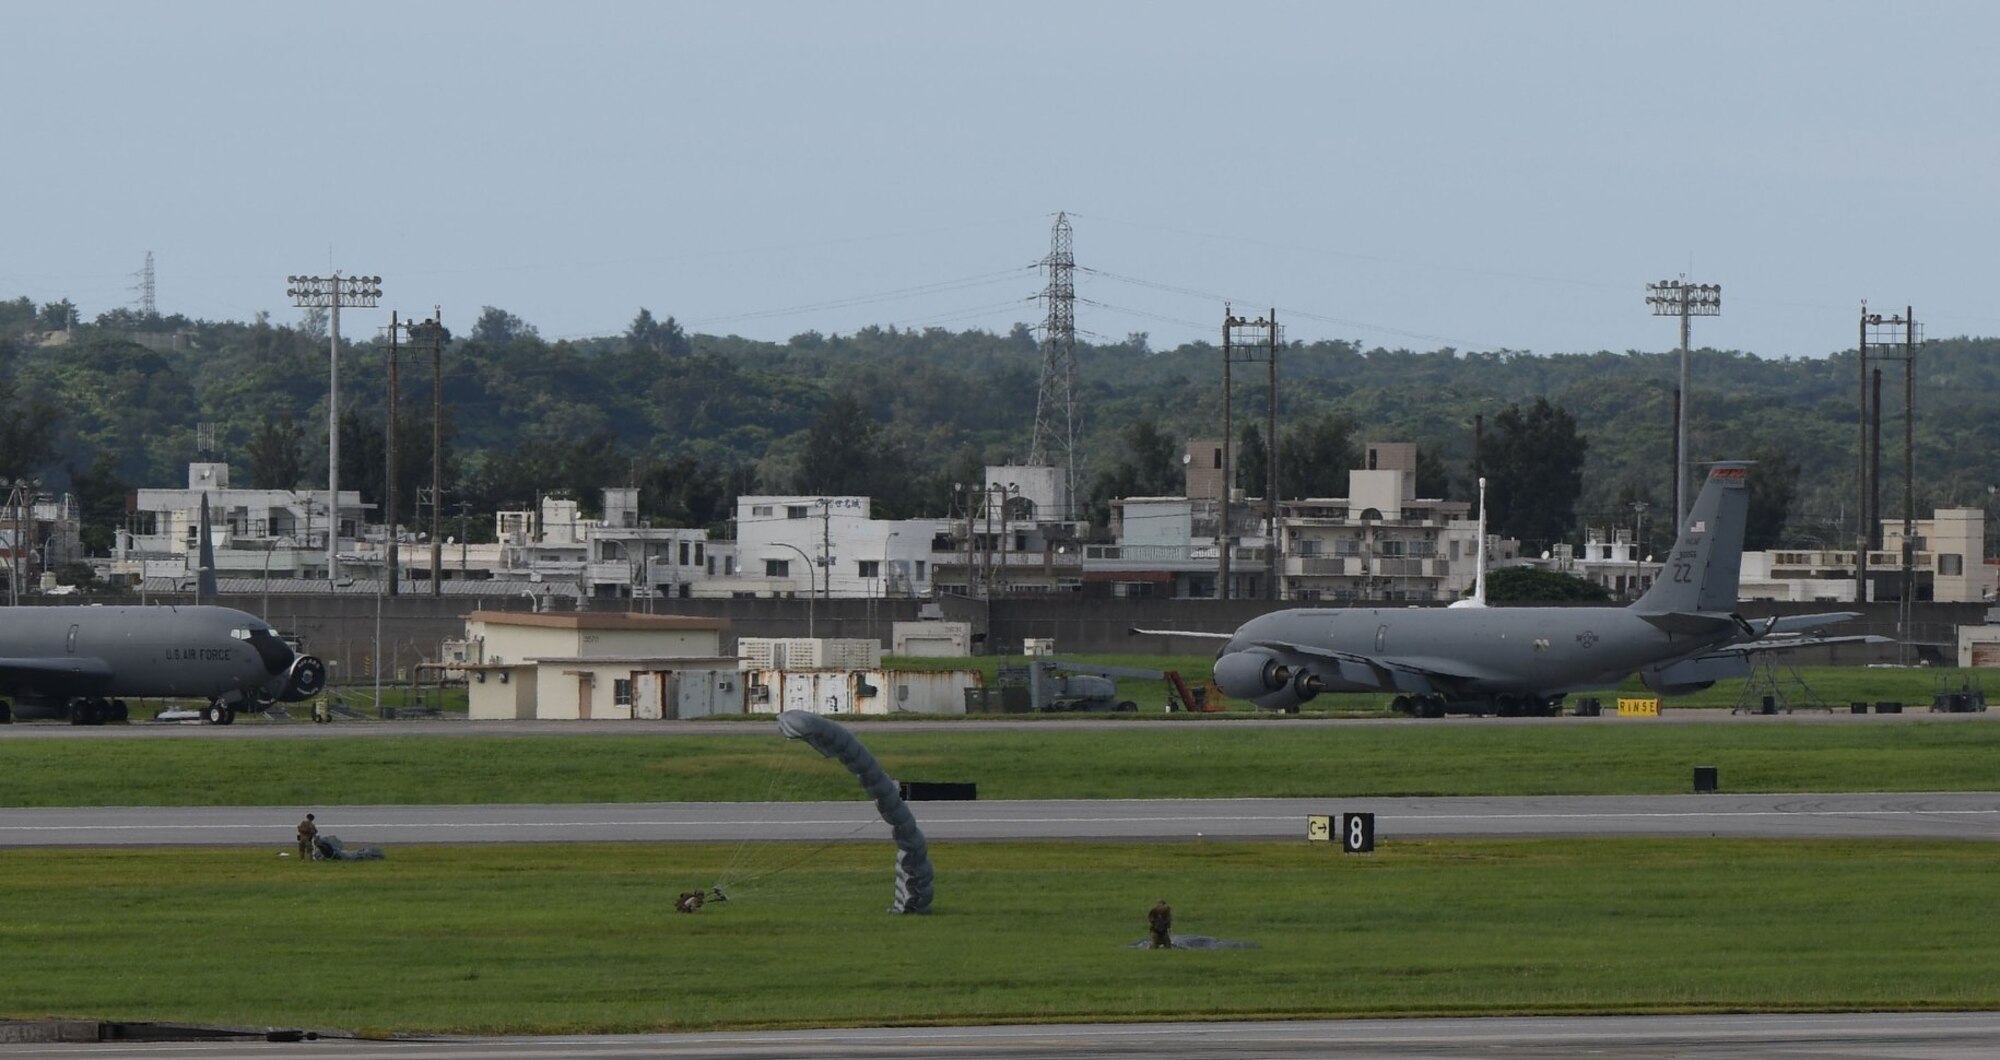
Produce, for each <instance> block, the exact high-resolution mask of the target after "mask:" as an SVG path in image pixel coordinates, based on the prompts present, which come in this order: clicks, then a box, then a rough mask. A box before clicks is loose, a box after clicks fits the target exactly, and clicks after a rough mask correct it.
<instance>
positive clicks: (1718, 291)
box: [1646, 280, 1722, 533]
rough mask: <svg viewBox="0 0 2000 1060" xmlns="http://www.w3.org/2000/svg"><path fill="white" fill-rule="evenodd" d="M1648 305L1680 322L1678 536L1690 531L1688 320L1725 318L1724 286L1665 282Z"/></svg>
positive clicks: (1649, 291)
mask: <svg viewBox="0 0 2000 1060" xmlns="http://www.w3.org/2000/svg"><path fill="white" fill-rule="evenodd" d="M1646 304H1647V305H1650V306H1652V307H1653V315H1654V316H1656V317H1671V316H1677V317H1680V318H1681V389H1680V401H1679V403H1678V404H1679V410H1678V413H1677V414H1676V415H1675V416H1674V421H1675V427H1674V449H1675V458H1674V519H1675V523H1674V525H1675V526H1676V527H1677V528H1678V529H1676V531H1675V532H1676V533H1678V532H1679V531H1680V530H1682V529H1686V527H1687V516H1688V485H1689V480H1688V407H1689V405H1690V404H1691V402H1690V401H1689V400H1688V319H1689V318H1690V317H1719V316H1721V315H1722V285H1721V284H1719V283H1682V282H1680V281H1679V280H1663V281H1661V282H1659V283H1649V284H1647V285H1646Z"/></svg>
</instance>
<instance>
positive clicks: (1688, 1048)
mask: <svg viewBox="0 0 2000 1060" xmlns="http://www.w3.org/2000/svg"><path fill="white" fill-rule="evenodd" d="M7 1055H8V1057H9V1058H10V1060H13V1058H29V1057H32V1058H35V1060H56V1058H77V1057H119V1058H123V1060H182V1058H186V1057H197V1056H216V1055H221V1056H230V1057H245V1058H254V1060H480V1058H493V1060H556V1058H563V1057H587V1058H590V1060H641V1058H652V1057H661V1058H668V1057H670V1058H675V1060H748V1058H753V1057H764V1058H772V1060H810V1058H816V1057H889V1058H895V1060H922V1058H938V1060H963V1058H966V1057H1006V1058H1013V1060H1049V1058H1058V1057H1061V1058H1069V1057H1079V1056H1094V1057H1097V1056H1102V1057H1157V1058H1162V1060H1194V1058H1206V1060H1237V1058H1244V1060H1247V1058H1251V1057H1257V1058H1271V1060H1292V1058H1308V1057H1325V1056H1338V1057H1342V1058H1343V1060H1432V1058H1436V1060H1443V1058H1454V1060H1456V1058H1464V1057H1496V1058H1497V1057H1505V1058H1507V1060H1558V1058H1560V1060H1568V1058H1571V1057H1578V1056H1620V1057H1679V1058H1684V1060H1745V1058H1751V1057H1757V1058H1778V1057H1783V1058H1805V1057H1816V1058H1835V1060H1838V1058H1849V1060H1859V1058H1863V1057H1870V1058H1885V1057H1894V1058H1897V1060H1987V1058H1990V1057H1994V1056H2000V1013H1978V1012H1975V1013H1953V1012H1941V1013H1883V1014H1869V1013H1859V1014H1855V1013H1847V1014H1836V1015H1823V1016H1814V1015H1753V1016H1741V1015H1732V1016H1608V1017H1527V1018H1520V1019H1413V1020H1311V1021H1298V1022H1269V1023H1181V1024H1173V1023H1165V1024H1160V1023H1155V1024H1089V1025H1049V1026H1015V1027H936V1028H900V1029H857V1030H813V1031H745V1032H738V1033H728V1034H682V1035H599V1036H587V1037H586V1036H562V1037H548V1038H485V1039H460V1040H452V1041H394V1042H382V1041H373V1042H364V1041H343V1040H327V1039H322V1040H319V1041H311V1042H299V1043H295V1044H267V1043H262V1042H257V1043H241V1044H220V1043H212V1042H211V1043H194V1044H148V1043H143V1042H107V1043H102V1044H97V1045H52V1046H20V1045H16V1046H9V1047H8V1048H7Z"/></svg>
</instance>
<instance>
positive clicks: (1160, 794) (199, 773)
mask: <svg viewBox="0 0 2000 1060" xmlns="http://www.w3.org/2000/svg"><path fill="white" fill-rule="evenodd" d="M765 724H766V725H769V727H770V731H769V732H766V733H761V734H760V733H758V732H755V731H753V730H748V729H746V731H745V732H743V733H741V734H734V733H732V734H727V735H714V736H710V735H676V734H672V733H671V732H668V731H662V733H661V734H660V735H658V736H651V735H620V736H592V735H582V736H574V737H565V738H562V739H550V738H547V737H541V736H491V737H480V736H420V735H408V736H400V737H396V738H393V739H390V738H356V739H346V740H343V739H333V740H283V739H272V740H203V739H186V740H179V739H176V740H93V739H88V738H81V739H75V740H35V741H17V742H14V743H12V744H9V745H7V746H6V747H5V749H4V752H3V753H4V760H5V769H4V770H0V806H17V807H18V806H214V805H245V804H247V805H334V804H342V805H366V804H384V803H451V804H475V803H539V802H548V803H577V802H677V801H698V802H699V801H753V802H760V801H786V800H825V799H859V798H861V792H860V790H859V788H858V787H857V786H856V785H855V783H854V781H853V779H852V778H851V777H849V776H848V774H847V773H846V771H844V770H842V769H840V768H839V767H838V766H837V765H835V764H833V763H830V762H827V761H825V760H823V759H821V758H820V757H819V756H818V755H817V754H815V753H814V752H813V751H812V750H811V749H810V748H808V747H806V746H805V745H804V744H801V743H798V742H794V741H787V740H785V739H784V738H783V737H781V736H779V735H778V734H777V732H776V726H775V725H771V724H770V723H769V722H766V723H765ZM854 728H855V731H856V733H857V734H858V735H859V736H860V737H861V739H862V740H863V741H864V742H865V743H867V744H868V746H869V747H870V749H872V750H873V751H874V752H875V753H876V754H877V756H879V757H880V758H881V759H882V761H883V762H884V764H885V765H886V766H887V767H888V769H889V771H890V772H891V773H892V774H893V775H895V776H897V777H900V778H902V779H906V780H942V781H969V782H973V783H976V784H978V785H979V797H980V798H982V799H1030V798H1225V797H1259V796H1262V797H1319V796H1337V795H1562V794H1605V795H1615V794H1656V793H1671V792H1684V791H1687V790H1689V788H1690V785H1691V778H1692V772H1693V767H1694V766H1696V765H1710V766H1715V767H1717V769H1718V770H1719V774H1720V778H1721V782H1722V789H1723V790H1725V791H1737V792H1750V791H1759V792H1786V791H1986V790H1993V789H1995V788H2000V725H1996V724H1992V723H1989V722H1988V721H1987V720H1986V719H1985V718H1983V717H1982V718H1972V719H1959V720H1953V721H1935V722H1927V721H1888V720H1884V721H1881V722H1857V723H1851V724H1833V725H1829V724H1813V723H1810V722H1796V723H1794V722H1789V721H1777V722H1772V721H1768V720H1763V719H1760V720H1758V721H1755V722H1752V721H1749V720H1747V719H1746V720H1745V721H1744V723H1742V724H1727V723H1725V724H1695V725H1672V724H1662V723H1660V722H1658V721H1654V720H1647V719H1637V718H1629V719H1574V720H1572V721H1565V722H1558V723H1553V724H1541V725H1501V724H1492V723H1488V722H1484V721H1479V720H1459V721H1443V722H1428V723H1411V724H1408V725H1396V726H1344V725H1330V726H1329V725H1321V726H1293V725H1286V724H1284V723H1273V724H1264V725H1241V724H1232V723H1227V722H1219V723H1211V724H1191V725H1187V726H1178V727H1172V728H1164V729H1163V728H1158V727H1154V728H1137V727H1132V728H1126V727H1118V726H1113V727H1109V728H1097V727H1092V728H1083V727H1077V726H1070V725H1024V726H1020V727H1018V728H1009V729H1005V730H1002V731H983V730H972V729H959V728H954V727H950V726H945V727H940V728H936V729H930V730H925V731H900V732H895V731H886V730H871V729H870V728H869V727H868V726H867V725H865V724H862V725H856V726H855V727H854Z"/></svg>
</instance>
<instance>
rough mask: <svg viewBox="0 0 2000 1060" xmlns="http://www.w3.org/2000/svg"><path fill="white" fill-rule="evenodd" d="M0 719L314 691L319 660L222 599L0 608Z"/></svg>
mask: <svg viewBox="0 0 2000 1060" xmlns="http://www.w3.org/2000/svg"><path fill="white" fill-rule="evenodd" d="M0 652H4V653H5V655H4V656H0V696H4V697H6V699H7V700H11V704H10V703H8V702H0V721H9V720H12V719H13V718H21V719H30V718H44V719H46V718H54V719H59V720H60V719H65V718H66V719H68V720H69V722H70V723H71V724H73V725H102V724H104V723H105V722H107V721H122V720H125V718H126V717H127V714H128V709H127V707H126V704H125V700H124V698H123V697H126V696H132V697H135V698H136V697H140V696H173V697H190V698H201V699H206V700H208V704H209V705H208V708H207V709H206V710H205V711H204V712H203V713H204V716H205V718H206V719H207V720H208V721H210V722H213V723H216V724H222V725H227V724H229V723H230V722H232V721H235V720H236V714H237V712H238V711H245V710H248V711H262V710H264V709H265V708H267V707H269V706H270V705H271V703H272V702H274V701H277V700H283V701H286V702H292V701H296V700H301V699H306V698H308V697H310V696H314V695H317V694H319V691H320V689H322V688H323V687H325V685H326V667H325V666H324V665H322V664H321V663H320V661H319V660H318V659H315V658H313V657H312V656H310V655H303V654H300V653H299V652H298V651H296V650H294V649H293V648H292V646H291V645H290V644H287V643H286V642H285V641H284V639H283V638H281V637H279V636H278V634H277V632H276V631H275V630H273V629H272V628H271V625H270V623H268V622H266V621H264V620H263V619H261V618H258V617H257V616H255V615H251V614H247V613H245V612H242V611H237V610H235V609H233V608H228V607H199V606H197V607H174V606H154V607H101V606H98V607H12V608H0Z"/></svg>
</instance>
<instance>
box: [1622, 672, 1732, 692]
mask: <svg viewBox="0 0 2000 1060" xmlns="http://www.w3.org/2000/svg"><path fill="white" fill-rule="evenodd" d="M1639 683H1640V684H1643V685H1645V686H1646V687H1647V689H1649V690H1651V691H1654V692H1658V693H1659V694H1661V695H1663V696H1684V695H1687V694H1688V693H1690V692H1699V691H1701V690H1702V689H1704V688H1709V687H1711V686H1713V685H1714V684H1715V682H1714V681H1679V682H1676V681H1673V680H1670V679H1668V677H1667V676H1666V675H1665V674H1663V673H1661V672H1660V671H1658V670H1644V671H1641V672H1640V674H1639Z"/></svg>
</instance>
